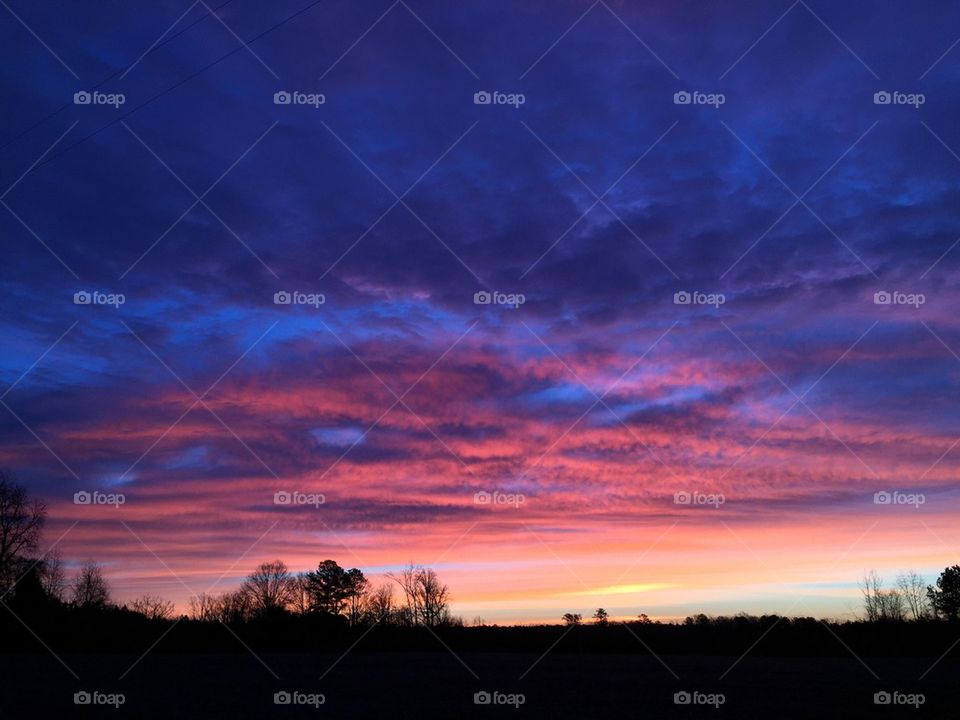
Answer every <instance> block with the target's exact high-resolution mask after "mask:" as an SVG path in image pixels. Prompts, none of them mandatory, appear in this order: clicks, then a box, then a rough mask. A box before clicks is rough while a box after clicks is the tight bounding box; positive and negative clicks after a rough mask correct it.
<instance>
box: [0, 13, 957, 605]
mask: <svg viewBox="0 0 960 720" xmlns="http://www.w3.org/2000/svg"><path fill="white" fill-rule="evenodd" d="M207 2H208V3H209V4H207V3H204V2H203V1H202V0H201V1H200V2H194V3H193V4H190V2H188V0H179V1H177V2H174V1H173V0H170V1H159V2H154V3H150V4H149V5H145V4H142V3H141V4H137V5H136V6H135V5H131V4H130V3H124V2H119V1H117V0H106V1H104V2H101V3H96V4H95V5H90V4H83V5H79V4H75V3H69V2H59V1H57V0H51V1H50V2H45V3H39V4H38V3H28V2H23V1H22V0H8V2H6V3H4V7H3V9H2V10H0V48H2V50H0V52H2V53H3V59H4V62H3V63H2V64H0V96H2V104H3V108H4V111H3V113H2V114H0V200H2V207H0V237H2V242H3V248H4V254H3V259H4V262H3V264H2V270H0V273H2V281H3V282H2V287H0V337H2V338H3V347H4V352H3V353H2V354H0V403H2V407H0V466H3V467H5V468H7V469H8V471H9V472H11V473H13V474H14V475H15V476H16V477H17V478H19V479H20V481H21V482H22V483H23V484H25V485H26V486H27V487H28V488H29V490H30V492H31V493H32V494H33V495H34V496H35V497H38V498H40V499H42V500H43V501H44V502H45V503H46V504H47V506H48V521H47V526H46V528H45V533H44V547H49V546H51V545H53V544H54V543H56V547H58V548H59V550H60V552H61V554H62V555H63V557H64V559H65V560H66V561H67V563H68V567H70V568H74V567H76V566H77V564H78V563H80V562H83V561H84V560H87V559H95V560H97V561H99V562H101V563H103V564H104V566H105V570H106V574H107V577H108V579H109V581H110V583H111V586H112V589H113V593H114V596H115V598H116V599H118V600H120V601H124V600H129V599H132V598H133V597H136V596H138V595H140V594H143V593H151V594H156V595H161V596H163V597H166V598H169V599H172V600H174V601H176V602H177V603H178V605H180V606H181V607H185V605H186V602H187V600H188V598H189V597H190V596H191V594H193V593H199V592H204V591H213V592H217V591H223V590H229V589H232V588H233V587H235V586H236V585H237V584H238V583H239V581H240V579H241V578H242V577H243V575H245V574H246V573H247V572H249V571H250V570H251V569H252V568H253V567H254V566H255V565H257V564H258V563H260V562H263V561H269V560H273V559H275V558H280V559H283V560H284V561H285V562H286V563H287V565H288V566H290V567H291V568H292V569H293V570H297V571H301V570H307V569H310V568H312V567H315V566H316V565H317V564H318V563H319V562H320V561H322V560H324V559H327V558H333V559H336V560H338V562H340V564H341V565H344V566H347V567H354V566H356V567H360V568H362V569H363V570H364V572H365V573H367V574H368V575H369V576H371V577H372V578H374V579H375V580H380V579H381V578H382V577H383V576H384V575H385V574H386V573H388V572H391V571H395V570H397V569H399V568H401V567H402V566H404V565H406V564H407V563H410V562H413V563H416V564H421V565H426V566H430V567H433V568H435V569H436V570H437V571H438V573H439V574H440V576H441V578H442V579H443V580H444V581H446V582H447V583H448V584H449V585H450V588H451V593H452V597H453V604H452V609H453V611H454V612H455V613H456V614H460V615H462V616H464V618H465V619H467V620H468V621H470V620H472V619H473V618H475V617H482V618H483V619H484V620H486V621H487V622H499V623H529V622H540V621H550V622H554V621H558V620H559V617H560V615H561V614H562V613H564V612H568V611H569V612H580V613H583V614H584V615H589V614H591V613H592V611H593V609H595V608H596V607H600V606H602V607H605V608H606V609H607V610H608V611H609V612H610V614H611V616H613V617H619V618H628V617H633V616H636V615H637V614H638V613H640V612H644V613H647V614H648V615H650V616H651V617H658V618H664V619H671V618H682V617H683V616H685V615H688V614H694V613H698V612H705V613H709V614H722V613H726V614H732V613H735V612H739V611H744V612H750V613H765V612H766V613H772V612H778V613H783V614H787V615H815V616H818V617H835V618H844V617H852V615H853V614H854V613H855V612H856V611H857V609H858V605H859V601H858V592H857V587H856V584H857V580H858V578H860V577H862V575H863V573H864V572H865V571H866V570H868V569H871V568H872V569H876V570H877V571H878V572H879V573H880V574H881V575H882V576H884V577H885V578H887V580H888V582H889V581H892V579H893V578H894V576H895V575H896V574H897V572H899V571H901V570H907V569H915V570H917V571H918V572H920V573H921V574H923V575H924V576H925V577H926V578H927V579H928V581H932V580H933V579H934V578H935V576H936V574H938V573H939V571H940V570H942V569H943V568H944V567H945V566H947V565H951V564H955V563H958V562H960V529H958V528H960V524H958V523H957V513H958V510H960V484H958V481H957V477H958V476H957V473H958V467H960V465H958V464H960V448H957V445H958V443H960V405H958V403H957V402H956V398H957V392H958V390H960V321H958V318H957V314H956V311H955V307H956V304H957V302H958V300H960V288H958V278H960V276H958V263H960V247H958V243H960V214H958V208H960V154H958V153H960V129H958V124H957V122H956V118H957V116H958V112H960V97H958V95H957V93H956V91H955V88H956V83H957V81H958V79H960V47H958V46H957V40H958V38H957V34H958V31H957V27H958V26H960V24H958V23H960V7H955V6H949V5H947V4H939V3H938V4H934V3H929V4H925V5H920V6H909V7H908V6H906V5H904V4H902V3H893V2H874V3H864V2H850V3H842V4H839V5H838V4H837V3H828V2H824V1H823V0H798V1H797V2H794V3H793V4H790V2H789V0H784V1H783V2H780V1H779V0H778V1H777V2H759V1H756V2H737V3H724V4H717V3H712V2H697V1H692V0H690V1H680V2H650V3H627V2H620V1H618V0H598V1H597V2H593V3H591V2H589V0H576V1H574V0H554V1H553V2H537V1H532V0H525V1H524V2H515V1H514V2H506V1H503V2H501V1H500V0H495V1H493V2H485V3H455V4H451V3H445V2H439V1H430V0H399V1H398V2H390V0H364V2H347V1H346V0H339V1H338V0H321V1H320V2H311V1H310V0H297V1H294V0H278V2H272V3H256V2H253V0H228V1H227V2H222V1H221V2H215V0H207ZM75 93H90V94H89V95H82V94H81V95H78V96H77V97H76V98H75ZM278 93H279V95H278ZM86 98H89V99H90V102H87V103H85V102H83V101H84V99H86ZM287 98H289V99H290V102H284V100H285V99H287ZM488 100H489V102H487V101H488ZM287 299H289V300H290V302H284V301H285V300H287ZM488 301H489V302H488ZM77 493H87V494H88V495H86V496H85V495H82V494H81V495H77ZM878 493H879V494H878ZM85 497H90V498H92V501H91V502H89V503H84V502H83V500H84V498H85ZM111 502H112V503H113V504H110V503H111Z"/></svg>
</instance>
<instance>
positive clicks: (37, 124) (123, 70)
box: [0, 0, 233, 150]
mask: <svg viewBox="0 0 960 720" xmlns="http://www.w3.org/2000/svg"><path fill="white" fill-rule="evenodd" d="M232 2H233V0H226V2H224V3H221V4H220V5H217V6H216V7H215V8H213V10H211V11H210V12H207V13H204V14H203V15H201V16H200V17H198V18H197V19H196V20H194V21H193V22H192V23H190V24H189V25H187V26H186V27H185V28H183V29H181V30H180V31H179V32H177V33H175V34H173V35H171V36H170V37H168V38H167V39H166V40H164V41H163V42H162V43H158V44H157V45H156V46H154V47H152V48H150V50H148V51H147V52H145V53H144V54H143V55H141V56H140V58H139V59H137V60H135V61H134V62H132V63H130V64H129V65H127V66H126V67H122V68H118V69H117V70H114V71H113V73H111V74H110V75H109V76H108V77H105V78H104V79H103V80H101V81H100V82H98V83H97V84H96V85H94V86H93V87H92V88H91V90H97V89H99V88H101V87H103V86H104V85H106V84H107V83H108V82H110V81H111V80H113V79H114V78H115V77H116V76H117V75H120V74H121V73H126V72H127V71H128V70H130V68H132V67H133V66H134V65H136V64H137V63H139V62H140V61H141V60H143V59H144V58H145V57H147V56H148V55H150V54H151V53H154V52H156V51H157V50H159V49H160V48H162V47H163V46H164V45H167V44H168V43H170V42H173V40H175V39H176V38H178V37H180V36H181V35H183V34H184V33H185V32H186V31H187V30H189V29H190V28H192V27H193V26H194V25H196V24H197V23H200V22H203V21H204V20H206V19H207V18H208V17H210V15H211V14H213V13H214V12H216V11H217V10H219V9H220V8H223V7H226V6H227V5H229V4H230V3H232ZM72 104H73V103H72V102H65V103H63V105H61V106H60V107H58V108H57V109H56V110H54V111H53V112H51V113H49V114H48V115H46V116H45V117H42V118H40V119H39V120H37V121H36V122H35V123H33V125H31V126H30V127H28V128H26V129H25V130H23V131H21V132H20V133H18V134H17V135H15V136H14V137H12V138H10V139H9V140H7V142H5V143H4V144H3V145H0V150H5V149H6V148H8V147H9V146H10V145H12V144H13V143H15V142H16V141H17V140H19V139H20V138H22V137H23V136H24V135H26V134H27V133H29V132H32V131H33V130H36V129H37V128H38V127H40V126H41V125H43V124H44V123H45V122H47V121H49V120H52V119H53V118H55V117H56V116H57V115H59V114H60V113H61V112H63V111H64V110H65V109H66V108H68V107H70V106H71V105H72Z"/></svg>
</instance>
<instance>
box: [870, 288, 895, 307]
mask: <svg viewBox="0 0 960 720" xmlns="http://www.w3.org/2000/svg"><path fill="white" fill-rule="evenodd" d="M892 299H893V298H892V296H891V295H890V293H888V292H887V291H886V290H880V291H879V292H875V293H874V294H873V304H874V305H889V304H890V301H891V300H892Z"/></svg>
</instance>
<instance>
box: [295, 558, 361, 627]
mask: <svg viewBox="0 0 960 720" xmlns="http://www.w3.org/2000/svg"><path fill="white" fill-rule="evenodd" d="M367 584H368V583H367V579H366V578H365V577H364V576H363V573H362V572H361V571H360V570H359V569H357V568H351V569H350V570H344V569H343V568H342V567H340V565H339V564H337V562H336V561H334V560H324V561H323V562H322V563H320V564H319V565H318V566H317V569H316V571H315V572H310V573H307V575H306V588H307V593H308V595H309V596H310V610H311V611H312V612H327V613H330V614H331V615H339V614H340V613H342V612H343V611H344V610H348V611H349V615H350V618H351V621H356V619H358V618H359V616H360V609H361V607H362V600H363V595H364V593H365V592H366V589H367Z"/></svg>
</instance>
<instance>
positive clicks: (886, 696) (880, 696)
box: [873, 690, 893, 705]
mask: <svg viewBox="0 0 960 720" xmlns="http://www.w3.org/2000/svg"><path fill="white" fill-rule="evenodd" d="M891 702H893V696H892V695H890V693H888V692H887V691H886V690H881V691H880V692H878V693H874V694H873V704H874V705H889V704H890V703H891Z"/></svg>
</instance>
